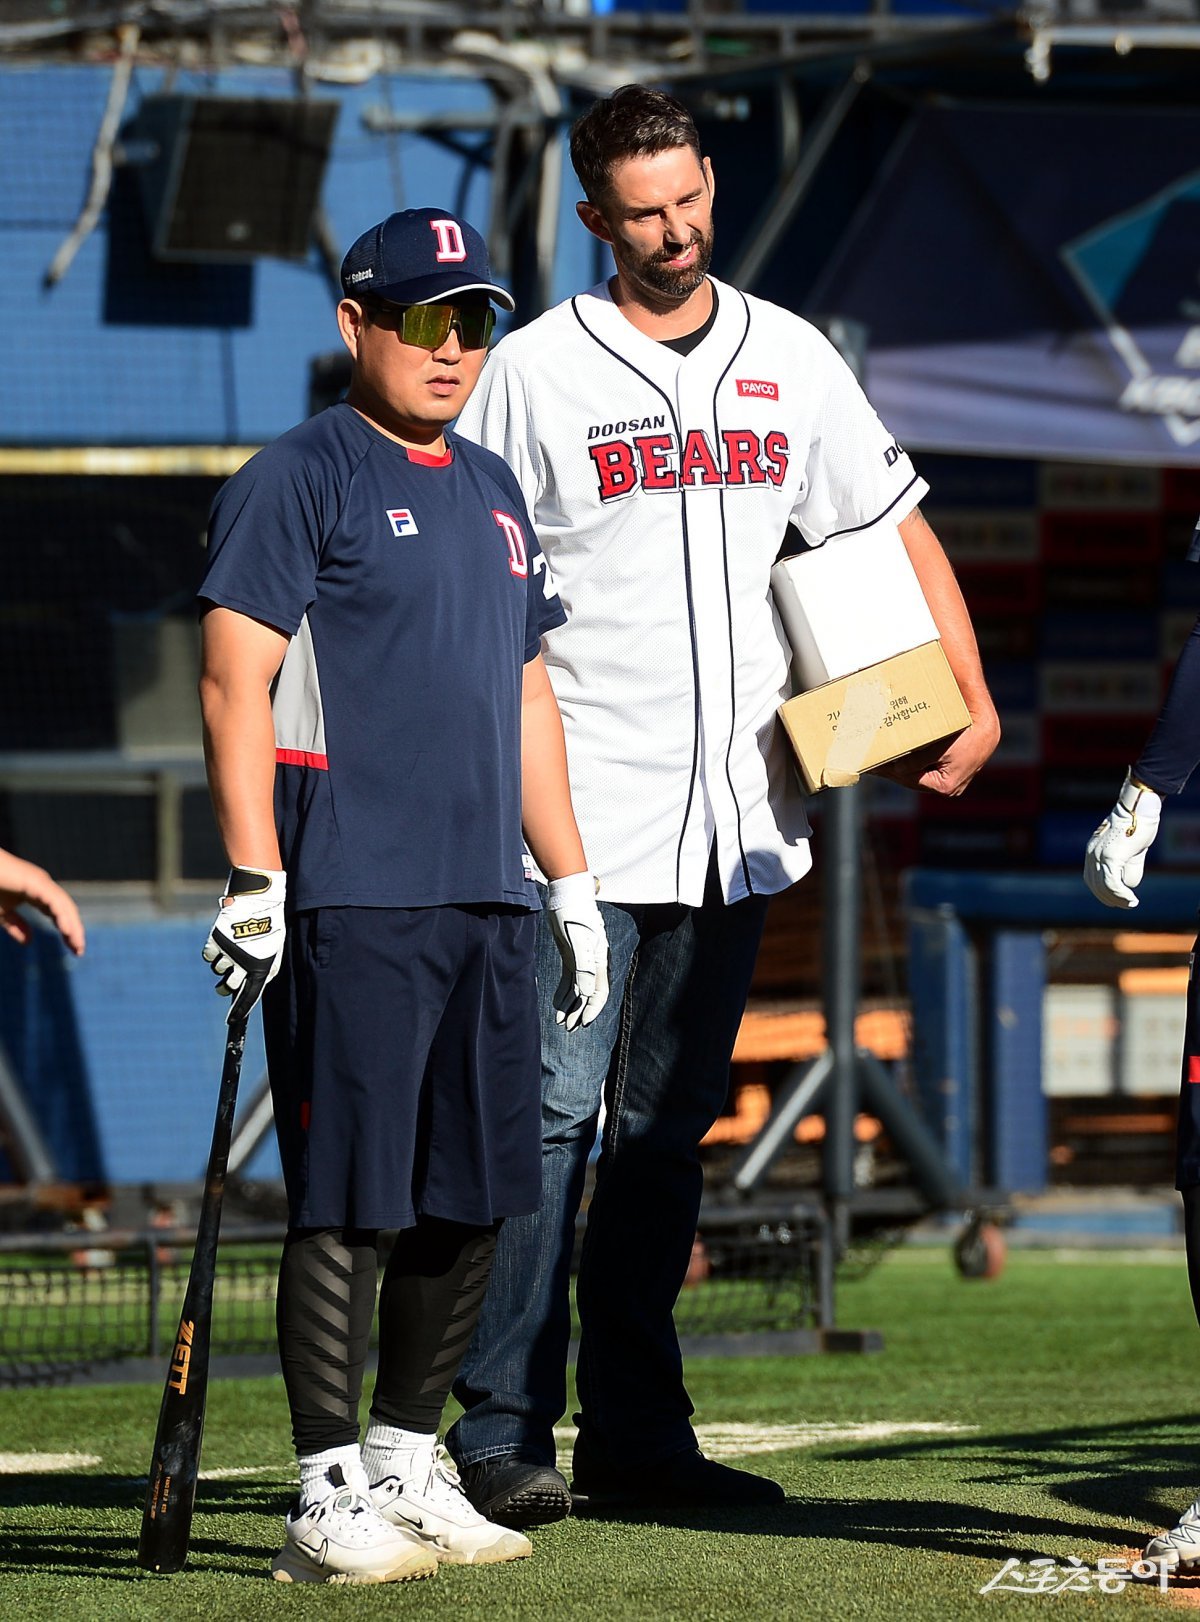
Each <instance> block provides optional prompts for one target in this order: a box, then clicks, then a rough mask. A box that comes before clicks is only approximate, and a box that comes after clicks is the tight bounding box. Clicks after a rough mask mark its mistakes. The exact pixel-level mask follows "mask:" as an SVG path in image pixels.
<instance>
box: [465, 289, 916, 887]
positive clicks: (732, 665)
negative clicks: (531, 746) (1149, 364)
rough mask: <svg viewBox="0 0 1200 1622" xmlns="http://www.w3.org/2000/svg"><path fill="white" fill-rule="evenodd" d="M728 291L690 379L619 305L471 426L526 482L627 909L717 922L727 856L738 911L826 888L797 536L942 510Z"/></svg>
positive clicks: (555, 643)
mask: <svg viewBox="0 0 1200 1622" xmlns="http://www.w3.org/2000/svg"><path fill="white" fill-rule="evenodd" d="M713 285H714V287H715V288H716V290H717V294H718V304H717V315H716V320H715V322H714V324H713V326H712V329H711V330H710V331H709V332H708V334H707V335H706V336H705V337H704V339H703V341H702V342H701V343H700V344H698V345H697V346H696V348H695V349H693V350H692V352H691V354H689V355H687V356H681V355H679V354H678V353H677V352H676V351H675V350H673V349H670V348H669V347H668V346H667V345H665V344H661V343H658V342H656V341H655V340H654V339H652V338H648V337H646V336H645V335H644V334H642V333H640V332H639V331H638V330H637V329H636V327H634V326H633V325H632V324H631V323H630V322H629V321H627V320H626V319H625V317H624V316H623V315H622V314H621V313H620V311H619V310H618V309H617V307H616V305H615V304H614V303H613V302H612V299H611V297H610V295H609V291H608V287H607V284H605V283H601V284H600V285H599V286H597V287H594V288H592V289H591V290H590V291H588V292H586V293H582V294H580V295H578V296H577V297H575V298H573V299H569V300H567V301H566V302H565V303H563V304H560V305H557V306H556V307H555V308H554V309H552V310H548V311H547V312H546V314H545V315H543V316H540V317H539V318H538V319H537V320H536V321H532V322H531V323H530V324H529V325H528V326H526V327H522V328H520V329H519V330H518V331H516V332H514V333H512V334H510V336H509V337H507V338H505V339H504V341H503V342H502V343H500V344H498V345H497V347H496V349H495V351H494V352H493V354H492V355H491V356H490V357H489V360H488V363H487V365H486V366H485V367H484V371H483V375H482V377H481V379H480V381H479V384H478V386H477V388H476V390H475V393H474V394H473V395H472V397H471V399H470V400H469V401H468V403H467V405H466V408H465V409H464V411H463V413H462V415H461V416H460V418H459V419H458V423H457V428H458V431H459V432H460V433H462V434H464V435H465V436H466V437H467V438H469V439H476V440H478V441H479V442H480V443H481V444H483V445H486V446H487V447H488V449H489V450H493V451H496V452H498V453H499V455H501V456H502V457H503V458H504V460H505V461H506V462H507V463H508V464H509V466H510V467H511V468H512V469H513V471H514V472H515V473H516V475H517V479H518V481H519V482H520V485H521V488H522V492H523V494H524V496H525V500H526V504H527V506H528V508H529V511H530V513H531V515H532V517H533V521H534V526H535V528H536V530H537V534H538V539H539V541H540V542H541V546H542V550H543V552H544V553H545V555H546V558H547V560H548V563H549V567H550V571H551V574H552V576H553V580H554V585H555V587H556V588H557V591H558V595H559V597H560V598H561V600H562V604H563V607H564V608H565V610H566V613H567V622H566V624H565V625H563V626H560V627H559V628H558V629H557V630H554V631H551V632H549V633H548V634H547V635H546V637H545V638H544V640H543V649H544V653H545V658H546V664H547V667H548V669H549V672H550V679H551V681H552V683H553V685H554V691H555V693H556V695H557V697H558V702H559V707H560V709H561V711H562V717H563V725H564V728H565V731H566V738H567V756H568V762H569V766H570V776H571V791H572V795H573V798H574V802H575V812H576V816H577V817H578V820H579V826H580V831H581V832H582V835H583V841H584V848H585V850H586V851H587V855H588V860H589V862H590V863H591V865H592V867H593V869H594V870H595V872H596V873H597V874H598V875H599V877H600V881H601V894H602V896H603V897H604V899H605V900H607V901H622V902H628V903H635V902H644V903H648V902H670V901H681V902H684V903H686V904H689V905H698V904H699V903H700V901H701V900H702V899H703V894H704V883H705V876H706V873H707V870H708V862H709V851H710V849H711V848H712V847H713V845H714V842H715V847H716V852H717V859H718V865H719V870H720V875H721V881H722V885H723V888H724V893H725V897H726V899H727V900H728V901H737V900H740V899H741V898H742V897H744V896H746V895H748V894H750V893H752V892H753V893H758V894H773V893H774V892H775V891H777V890H782V889H784V888H786V887H787V886H788V885H789V884H791V883H793V882H794V881H795V880H796V879H798V878H800V877H801V876H802V875H803V874H804V873H806V872H807V871H808V869H809V867H810V866H811V865H812V864H811V857H810V855H809V851H808V833H809V827H808V820H807V817H806V816H805V811H804V799H803V795H802V794H801V792H800V789H799V786H798V783H797V780H796V774H795V772H794V770H793V767H792V762H791V756H790V752H789V749H788V745H787V740H786V738H785V737H784V736H783V732H782V728H781V727H780V726H778V724H777V722H776V710H777V709H778V707H779V705H780V704H781V703H782V702H783V700H784V699H785V698H786V697H787V696H788V685H787V683H788V665H789V661H790V650H789V648H788V645H787V640H786V638H785V636H784V633H783V629H782V627H781V625H780V622H779V618H778V615H777V614H776V613H775V609H774V605H773V603H772V601H771V594H770V588H769V577H770V570H771V566H772V564H773V563H774V561H775V558H776V555H777V553H778V551H779V548H780V545H781V543H782V541H783V537H784V532H785V530H786V528H787V524H788V522H789V520H791V521H792V522H794V523H795V524H796V525H797V526H798V528H799V529H800V531H801V533H802V534H803V536H804V538H805V540H806V541H807V542H809V543H810V544H813V545H820V544H823V543H824V542H825V541H827V540H829V539H830V538H831V537H833V536H835V535H849V534H852V532H853V531H855V530H857V529H860V528H865V527H866V526H868V525H870V524H873V523H875V522H876V521H877V520H878V519H879V518H881V517H882V516H883V515H884V514H885V513H891V514H893V515H894V517H895V518H896V520H897V521H899V520H900V519H903V518H904V517H906V516H907V514H908V513H910V512H911V511H912V510H913V508H914V507H915V506H916V505H917V503H918V501H919V500H920V499H921V497H922V496H923V495H924V494H925V491H926V489H927V486H926V485H925V483H924V481H923V480H922V479H920V478H918V477H917V475H916V474H915V472H914V471H913V467H912V464H911V463H910V461H909V459H908V457H907V456H906V455H905V453H904V452H903V451H902V450H901V449H900V448H899V446H898V445H897V444H896V443H895V441H894V439H893V438H892V436H891V435H890V434H889V433H888V431H887V429H886V428H884V426H883V424H882V423H881V422H880V421H879V419H878V417H877V416H876V415H875V413H874V411H873V410H872V408H871V406H870V404H869V403H868V401H867V399H866V397H865V395H864V394H863V392H862V390H861V388H860V387H859V385H858V383H857V382H856V381H855V379H854V376H853V374H852V372H851V371H850V369H849V367H848V366H847V365H846V363H845V362H844V361H843V360H842V358H841V356H840V355H839V354H838V353H837V351H836V350H835V349H834V348H833V346H832V344H830V343H829V342H828V341H827V340H826V339H825V338H824V337H823V336H822V335H821V334H820V333H819V332H818V331H817V330H816V328H815V327H813V326H811V325H810V324H809V323H808V322H806V321H803V320H801V319H800V318H799V317H798V316H795V315H792V314H790V313H789V312H788V311H786V310H781V309H779V308H778V307H777V306H776V305H773V304H768V303H765V302H764V301H763V300H761V299H757V298H751V297H748V296H747V295H746V294H744V293H741V292H739V291H738V290H737V289H736V288H733V287H729V286H727V285H726V284H725V283H723V282H717V281H716V280H715V279H714V281H713ZM848 610H849V611H850V612H852V611H853V609H852V606H851V605H848Z"/></svg>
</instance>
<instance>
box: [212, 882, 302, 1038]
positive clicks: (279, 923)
mask: <svg viewBox="0 0 1200 1622" xmlns="http://www.w3.org/2000/svg"><path fill="white" fill-rule="evenodd" d="M286 895H287V874H286V873H282V872H279V871H277V870H275V869H272V868H254V867H233V868H230V870H229V879H228V881H227V883H226V885H225V894H224V896H223V897H222V900H221V906H220V908H219V910H218V912H217V917H216V922H215V923H214V924H213V926H212V929H211V930H210V931H209V936H208V940H207V942H206V943H205V946H204V961H205V962H206V963H208V964H210V965H211V966H212V971H213V973H214V974H215V975H217V976H218V980H217V994H218V996H221V997H232V998H233V1002H232V1003H231V1005H230V1008H229V1018H228V1021H227V1023H228V1024H230V1025H233V1024H235V1023H236V1022H237V1021H238V1020H239V1019H244V1018H246V1017H247V1016H248V1015H249V1013H250V1010H251V1009H252V1008H253V1007H254V1005H255V1003H256V1002H257V1001H258V999H259V998H260V997H261V996H262V994H263V991H264V989H265V988H266V986H267V985H268V984H269V983H270V982H271V981H272V980H273V979H274V978H275V976H276V975H277V974H278V973H279V964H280V961H281V959H282V957H283V943H284V939H285V934H286V930H285V926H284V918H283V903H284V898H285V896H286Z"/></svg>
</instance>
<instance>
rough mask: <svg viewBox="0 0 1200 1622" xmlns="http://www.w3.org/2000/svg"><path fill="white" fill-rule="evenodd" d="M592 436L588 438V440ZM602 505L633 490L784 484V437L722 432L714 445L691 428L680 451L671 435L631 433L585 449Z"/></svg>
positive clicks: (740, 430)
mask: <svg viewBox="0 0 1200 1622" xmlns="http://www.w3.org/2000/svg"><path fill="white" fill-rule="evenodd" d="M589 437H590V436H589ZM588 455H589V456H590V457H591V459H592V462H593V465H594V466H595V470H596V478H597V482H598V485H599V492H600V500H601V501H615V500H618V499H619V498H620V497H621V496H629V495H632V494H633V492H634V491H635V490H646V491H672V490H676V491H678V490H704V489H711V488H719V489H725V490H736V489H749V488H751V487H752V486H754V485H768V484H770V485H774V486H776V488H779V487H780V486H782V484H783V482H784V480H785V478H786V477H787V468H788V456H789V451H788V439H787V435H786V434H785V433H781V432H780V431H779V430H777V429H775V430H772V431H771V432H770V433H768V434H758V433H755V431H754V430H753V429H752V428H723V429H722V430H721V432H720V435H719V443H718V444H717V445H714V444H713V442H712V440H711V439H710V438H709V436H708V434H707V433H706V432H705V431H704V429H702V428H690V429H689V430H688V432H687V434H686V435H685V436H684V441H683V449H682V451H681V450H680V448H679V446H678V443H677V441H676V437H675V435H674V434H671V433H656V434H634V435H633V436H632V437H631V438H629V439H622V438H613V439H606V440H603V441H601V442H600V443H598V444H589V445H588Z"/></svg>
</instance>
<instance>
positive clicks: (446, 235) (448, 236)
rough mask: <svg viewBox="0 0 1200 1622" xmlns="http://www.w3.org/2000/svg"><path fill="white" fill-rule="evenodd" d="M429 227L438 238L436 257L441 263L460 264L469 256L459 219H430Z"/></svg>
mask: <svg viewBox="0 0 1200 1622" xmlns="http://www.w3.org/2000/svg"><path fill="white" fill-rule="evenodd" d="M429 229H430V230H431V231H432V232H433V233H434V235H435V236H436V237H437V239H438V246H437V253H436V254H434V258H435V259H436V260H437V262H438V264H439V265H460V264H461V263H462V262H463V260H464V259H465V258H466V257H467V245H466V243H465V242H464V241H463V234H462V228H461V227H460V225H459V223H458V221H457V220H430V222H429Z"/></svg>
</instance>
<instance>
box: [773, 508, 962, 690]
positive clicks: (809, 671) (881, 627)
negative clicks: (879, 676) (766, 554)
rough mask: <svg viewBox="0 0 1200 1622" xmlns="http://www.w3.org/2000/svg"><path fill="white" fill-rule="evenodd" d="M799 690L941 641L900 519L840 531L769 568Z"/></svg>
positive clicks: (836, 678)
mask: <svg viewBox="0 0 1200 1622" xmlns="http://www.w3.org/2000/svg"><path fill="white" fill-rule="evenodd" d="M771 595H772V596H773V597H774V599H775V606H776V608H777V609H778V611H779V618H780V620H781V621H782V622H783V628H784V631H785V632H786V633H787V639H788V642H789V643H790V645H791V649H792V675H793V679H794V683H795V689H796V691H797V692H798V693H804V692H807V691H808V690H809V689H810V688H813V687H820V686H822V685H823V684H824V683H825V682H830V681H837V680H838V678H839V677H841V676H849V675H852V674H853V673H854V672H855V671H856V670H863V669H865V668H866V666H867V665H876V664H879V663H880V661H881V660H884V659H890V658H892V656H893V655H894V654H897V653H906V652H907V651H908V650H909V649H910V648H918V647H921V646H923V645H924V644H925V643H927V642H933V641H936V639H937V634H938V631H937V625H936V624H935V623H934V618H933V615H932V614H931V613H930V612H929V605H928V603H926V601H925V594H924V592H923V591H922V590H921V582H920V581H919V580H918V579H917V574H916V570H915V569H914V568H913V566H912V563H911V562H910V561H909V556H908V551H907V549H906V548H905V545H904V542H903V540H902V539H901V536H900V531H899V530H898V529H897V528H896V526H895V524H892V523H888V522H886V521H883V522H880V523H878V524H873V525H872V526H871V527H870V529H865V530H861V531H860V532H858V533H857V534H854V535H843V536H839V537H837V538H836V539H834V540H832V541H826V543H825V545H824V546H818V547H815V548H814V549H813V550H812V551H810V552H800V553H797V554H796V556H795V557H790V558H784V559H782V560H781V561H780V562H779V563H777V564H776V565H775V567H774V568H773V569H772V570H771Z"/></svg>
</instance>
